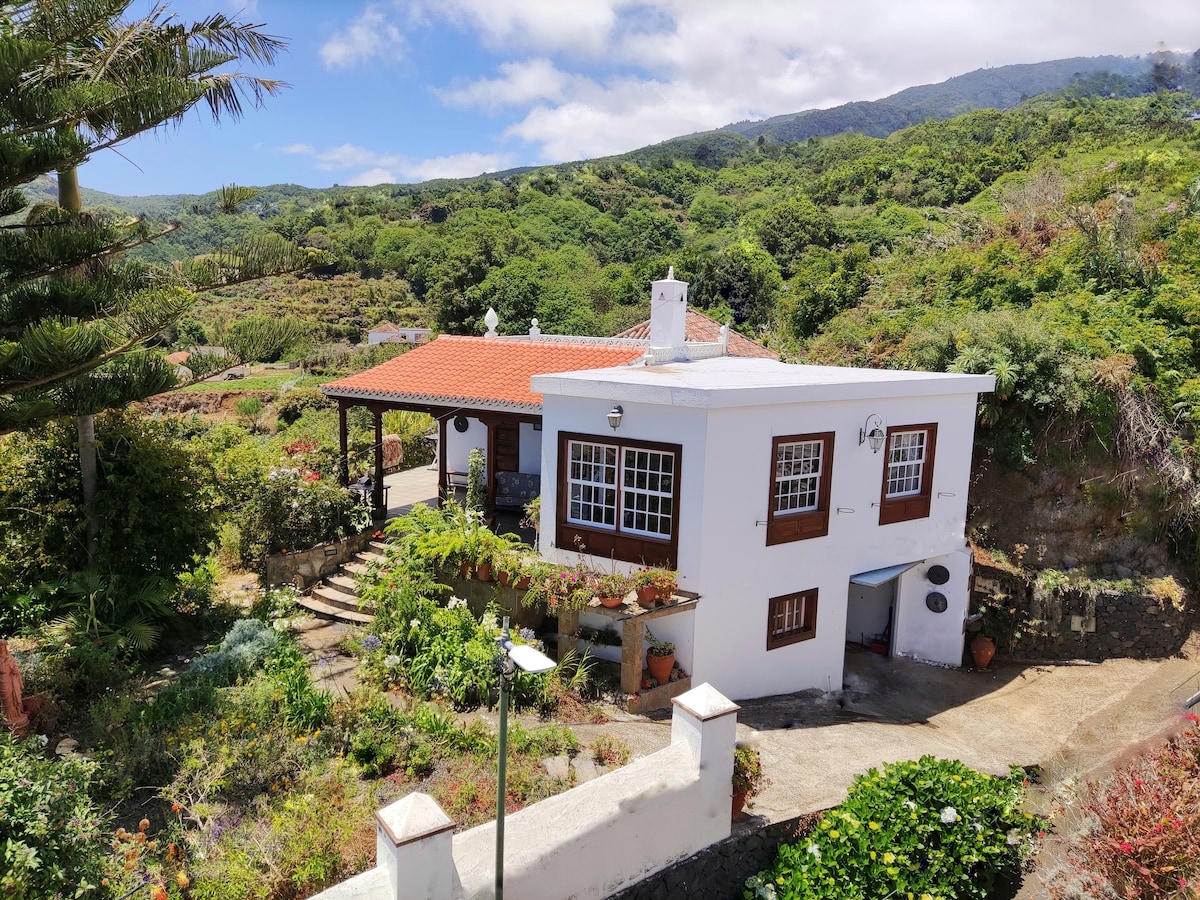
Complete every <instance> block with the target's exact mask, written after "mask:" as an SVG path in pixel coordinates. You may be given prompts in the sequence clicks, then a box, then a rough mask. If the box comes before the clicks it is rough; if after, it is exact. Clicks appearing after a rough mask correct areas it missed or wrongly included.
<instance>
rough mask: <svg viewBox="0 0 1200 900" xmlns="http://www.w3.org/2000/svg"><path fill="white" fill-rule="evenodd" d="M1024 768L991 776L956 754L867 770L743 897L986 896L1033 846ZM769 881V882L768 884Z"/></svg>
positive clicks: (945, 899)
mask: <svg viewBox="0 0 1200 900" xmlns="http://www.w3.org/2000/svg"><path fill="white" fill-rule="evenodd" d="M1023 777H1024V776H1023V773H1022V772H1021V770H1020V769H1016V768H1014V769H1013V771H1012V772H1011V773H1010V774H1009V775H1008V776H1007V777H1003V778H996V777H992V776H990V775H986V774H984V773H982V772H976V771H975V770H973V769H969V768H967V767H966V766H965V765H963V764H962V763H960V762H958V761H957V760H945V759H936V758H934V757H932V756H923V757H921V758H920V759H919V760H917V761H915V762H913V761H909V762H899V763H891V764H889V765H886V766H884V767H883V770H882V771H880V770H878V769H870V770H869V771H868V772H867V773H866V774H864V775H859V776H857V777H856V778H855V779H854V784H853V785H852V786H851V788H850V794H849V796H848V797H847V798H846V800H845V802H844V803H842V804H841V805H840V806H838V807H837V808H835V809H833V810H830V811H829V812H827V813H825V814H824V815H823V816H822V817H821V820H820V822H819V823H818V826H817V827H816V828H815V829H814V830H813V832H812V834H811V835H810V837H809V839H808V840H804V841H801V842H799V843H796V844H785V845H784V846H782V847H780V848H779V855H778V857H777V858H776V861H775V865H774V866H773V867H772V868H771V869H770V870H768V872H765V873H762V874H760V875H758V876H755V877H754V878H752V879H750V881H749V882H748V883H747V890H746V893H745V896H746V897H747V898H752V897H754V896H755V895H756V892H758V895H759V896H762V895H763V891H765V892H766V894H767V895H768V896H777V897H779V898H796V900H800V898H823V900H824V898H828V900H836V898H847V900H849V898H855V900H859V898H862V897H863V896H864V889H866V888H869V890H870V896H875V897H905V896H908V895H909V894H910V893H911V894H912V895H913V896H914V897H922V896H927V897H930V898H937V900H959V898H978V900H985V898H987V897H991V896H992V890H993V888H994V887H995V886H996V882H997V879H998V878H999V877H1000V876H1001V875H1002V874H1004V873H1011V872H1014V871H1015V870H1016V869H1017V868H1018V867H1019V865H1020V860H1021V857H1022V855H1023V853H1024V852H1025V851H1027V850H1028V849H1029V843H1030V832H1031V829H1032V828H1033V827H1034V824H1033V819H1032V817H1031V816H1029V815H1027V814H1025V813H1022V812H1021V809H1020V807H1021V802H1022V799H1023V796H1024V792H1023V788H1022V779H1023ZM767 885H771V886H772V887H773V891H772V890H766V886H767Z"/></svg>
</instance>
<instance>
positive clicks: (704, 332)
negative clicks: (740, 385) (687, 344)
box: [615, 307, 779, 359]
mask: <svg viewBox="0 0 1200 900" xmlns="http://www.w3.org/2000/svg"><path fill="white" fill-rule="evenodd" d="M683 329H684V339H685V340H688V341H700V342H714V341H719V340H720V339H721V323H720V322H718V321H717V320H716V319H714V318H712V317H711V316H706V315H705V314H704V313H702V312H700V311H698V310H695V309H692V308H691V307H688V311H687V316H686V317H685V318H684V320H683ZM615 336H616V337H619V338H637V339H639V340H647V339H648V338H649V337H650V320H649V319H647V320H646V321H645V322H642V323H640V324H638V325H634V326H633V327H632V328H626V329H625V330H624V331H622V332H620V333H619V334H617V335H615ZM729 355H730V356H746V357H751V358H753V359H779V354H778V353H775V352H774V351H772V350H768V349H767V348H766V347H764V346H763V345H762V344H759V343H757V342H756V341H752V340H750V338H748V337H743V336H742V335H740V334H738V333H737V332H736V331H734V330H733V329H732V328H731V329H730V330H729Z"/></svg>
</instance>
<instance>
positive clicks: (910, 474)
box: [884, 428, 929, 500]
mask: <svg viewBox="0 0 1200 900" xmlns="http://www.w3.org/2000/svg"><path fill="white" fill-rule="evenodd" d="M908 437H917V438H919V446H918V444H916V443H914V444H907V445H903V446H897V444H898V443H899V442H900V441H901V440H902V439H904V438H908ZM914 450H919V451H920V456H919V458H914V457H913V455H912V453H913V451H914ZM928 452H929V432H928V430H926V429H924V428H916V429H913V430H912V431H895V432H892V435H891V438H890V440H889V441H888V461H887V482H886V483H887V488H886V490H885V493H884V497H885V498H887V499H889V500H890V499H892V498H893V497H915V496H917V495H919V494H920V493H921V488H922V486H923V485H924V483H925V481H924V479H925V464H926V461H927V459H928ZM901 469H904V470H906V471H905V472H904V473H903V474H898V470H901ZM896 483H899V484H910V485H915V486H913V487H911V488H906V489H904V490H894V489H893V484H896Z"/></svg>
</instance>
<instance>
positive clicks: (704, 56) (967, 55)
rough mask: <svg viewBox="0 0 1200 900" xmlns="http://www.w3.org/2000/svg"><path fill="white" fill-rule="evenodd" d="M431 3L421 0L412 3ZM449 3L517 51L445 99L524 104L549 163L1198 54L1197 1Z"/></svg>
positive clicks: (449, 15)
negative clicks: (1141, 59) (1059, 73)
mask: <svg viewBox="0 0 1200 900" xmlns="http://www.w3.org/2000/svg"><path fill="white" fill-rule="evenodd" d="M416 2H417V4H418V5H419V4H420V3H421V2H422V0H416ZM548 4H549V5H553V4H552V3H551V0H441V2H440V3H439V5H438V6H437V7H434V6H432V5H429V6H420V9H421V10H422V11H423V14H424V15H425V16H427V17H436V16H441V17H443V18H445V19H448V20H450V21H451V22H453V23H454V24H456V25H457V26H458V27H459V28H464V29H468V30H471V31H474V32H475V33H477V34H478V35H479V36H480V39H481V40H482V41H483V42H484V43H485V44H486V45H488V46H491V47H494V48H497V49H499V50H501V51H507V52H506V54H505V55H507V56H508V57H509V58H508V59H506V60H505V61H504V62H502V63H501V64H500V65H499V66H498V67H497V72H496V77H491V78H482V79H479V80H476V81H474V82H469V83H465V84H464V83H457V84H454V85H453V86H451V87H450V88H445V89H441V90H438V91H436V92H435V93H436V95H437V96H438V97H439V98H440V99H441V100H442V101H443V102H444V103H446V104H448V105H453V106H458V107H469V108H481V109H488V110H496V109H498V108H500V107H505V106H508V107H516V108H517V110H518V116H519V118H518V120H517V121H516V122H515V123H513V124H512V125H510V126H509V127H508V128H507V129H506V131H505V132H504V134H505V135H506V136H508V137H512V138H517V139H520V140H523V141H527V142H529V143H531V144H532V145H534V146H535V147H536V148H537V152H538V153H539V156H540V157H541V159H543V160H546V161H561V160H570V159H580V158H587V157H592V156H598V155H603V154H607V153H618V152H622V151H625V150H630V149H633V148H636V147H640V146H644V145H646V144H650V143H653V142H655V141H660V140H664V139H666V138H670V137H674V136H677V135H680V134H686V133H689V132H693V131H698V130H707V129H711V128H718V127H720V126H722V125H724V124H727V123H730V122H734V121H739V120H742V119H759V118H765V117H768V116H773V115H781V114H785V113H791V112H799V111H801V110H804V109H811V108H814V107H826V106H833V105H836V104H839V103H845V102H848V101H851V100H864V99H876V98H879V97H883V96H887V95H888V94H891V93H894V92H895V91H897V90H900V89H902V88H905V87H909V86H912V85H917V84H925V83H931V82H937V81H943V80H945V79H947V78H950V77H952V76H954V75H958V74H961V73H963V72H967V71H970V70H972V69H977V68H982V67H985V66H988V65H992V66H1000V65H1007V64H1010V63H1018V62H1037V61H1041V60H1049V59H1056V58H1063V57H1070V56H1095V55H1102V54H1106V53H1115V54H1121V55H1137V54H1140V53H1146V52H1149V51H1150V50H1152V49H1154V47H1155V45H1156V44H1157V42H1158V41H1159V40H1162V39H1167V40H1169V41H1170V42H1171V44H1173V45H1176V46H1178V47H1181V48H1186V49H1195V48H1196V47H1197V46H1200V4H1196V3H1195V2H1194V0H1056V2H1050V3H1043V4H1040V5H1033V6H1031V5H1030V4H1028V3H1027V2H1026V0H955V2H953V3H950V2H946V0H909V2H906V3H896V2H895V0H855V2H846V3H841V4H836V5H835V4H829V3H821V2H816V0H739V2H737V3H730V2H696V0H644V2H638V3H636V4H635V3H633V2H630V0H597V2H595V3H589V4H587V9H586V10H582V9H581V6H582V5H581V4H569V5H565V7H564V11H563V12H562V13H561V14H558V15H550V14H549V13H548V8H549V7H548Z"/></svg>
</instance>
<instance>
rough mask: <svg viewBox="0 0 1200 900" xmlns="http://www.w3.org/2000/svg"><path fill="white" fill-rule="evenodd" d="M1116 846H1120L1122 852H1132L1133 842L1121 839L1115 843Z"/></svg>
mask: <svg viewBox="0 0 1200 900" xmlns="http://www.w3.org/2000/svg"><path fill="white" fill-rule="evenodd" d="M1117 846H1118V847H1120V848H1121V852H1122V853H1132V852H1133V844H1131V843H1129V841H1121V843H1119V844H1117Z"/></svg>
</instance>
